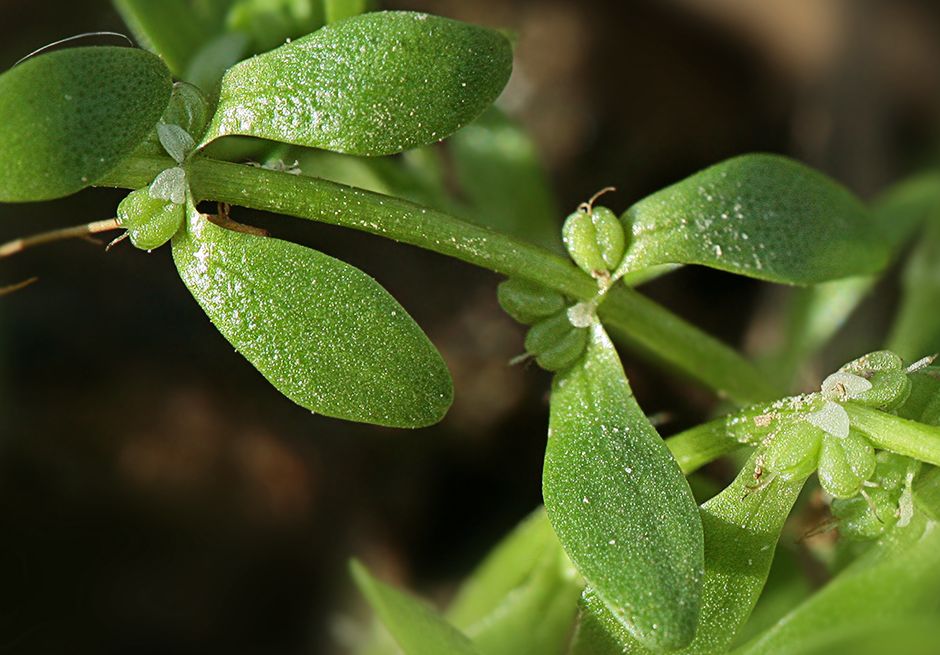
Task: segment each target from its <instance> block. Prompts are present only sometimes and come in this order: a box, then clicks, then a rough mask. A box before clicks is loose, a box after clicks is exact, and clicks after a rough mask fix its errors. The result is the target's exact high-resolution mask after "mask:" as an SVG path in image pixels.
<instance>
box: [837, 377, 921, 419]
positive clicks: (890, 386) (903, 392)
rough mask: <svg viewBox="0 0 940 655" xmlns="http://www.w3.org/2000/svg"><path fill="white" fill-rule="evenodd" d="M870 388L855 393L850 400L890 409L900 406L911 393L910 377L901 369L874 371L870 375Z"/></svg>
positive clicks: (886, 409)
mask: <svg viewBox="0 0 940 655" xmlns="http://www.w3.org/2000/svg"><path fill="white" fill-rule="evenodd" d="M871 385H872V387H871V389H869V390H868V391H864V392H862V393H860V394H858V395H856V396H855V397H854V398H852V400H854V401H856V402H859V403H862V404H864V405H868V406H870V407H876V408H878V409H881V410H885V411H892V410H895V409H897V408H898V407H900V406H901V405H903V404H904V402H905V401H906V400H907V398H908V396H910V395H911V379H910V377H909V376H908V375H907V372H906V371H903V370H892V371H876V372H874V373H872V375H871Z"/></svg>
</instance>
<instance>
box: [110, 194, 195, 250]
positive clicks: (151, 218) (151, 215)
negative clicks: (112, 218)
mask: <svg viewBox="0 0 940 655" xmlns="http://www.w3.org/2000/svg"><path fill="white" fill-rule="evenodd" d="M184 218H185V210H184V208H183V205H177V204H176V203H173V202H169V201H167V200H164V199H162V198H154V197H152V196H151V195H150V189H149V188H144V189H138V190H137V191H132V192H131V193H130V194H128V196H127V197H126V198H124V200H122V201H121V204H119V205H118V208H117V219H118V223H120V225H121V227H123V228H124V229H126V230H127V235H128V237H129V238H130V240H131V243H132V244H134V247H135V248H140V249H141V250H148V251H149V250H153V249H154V248H159V247H160V246H162V245H163V244H164V243H166V242H167V241H169V240H170V239H172V238H173V236H174V235H175V234H176V233H177V232H178V231H179V229H180V227H181V226H182V225H183V219H184Z"/></svg>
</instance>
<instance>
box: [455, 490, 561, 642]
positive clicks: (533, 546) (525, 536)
mask: <svg viewBox="0 0 940 655" xmlns="http://www.w3.org/2000/svg"><path fill="white" fill-rule="evenodd" d="M553 542H554V543H555V544H557V543H558V540H557V539H556V538H555V533H554V532H552V526H551V524H550V523H549V522H548V517H547V516H546V515H545V511H544V509H542V508H539V509H538V510H536V511H535V512H533V513H532V514H531V515H530V516H528V517H527V518H526V519H525V520H524V521H522V523H520V524H519V525H518V526H516V528H515V529H514V530H513V531H512V532H511V533H509V535H508V536H506V537H505V538H504V539H503V540H502V541H501V542H500V543H499V544H498V545H497V546H496V547H495V548H494V549H493V550H492V551H491V552H490V554H489V555H487V556H486V559H485V560H483V562H482V563H481V564H480V565H479V566H478V567H477V569H476V570H475V571H474V572H473V573H472V574H471V575H470V577H469V578H467V580H466V581H465V582H464V583H463V585H462V586H461V587H460V591H459V592H458V593H457V596H456V598H454V600H453V602H452V603H451V605H450V607H448V609H447V614H446V616H447V619H448V620H449V621H450V622H451V623H453V624H454V625H456V626H458V627H461V628H466V627H468V626H470V625H472V624H474V623H476V622H478V621H480V620H481V619H483V618H484V617H485V616H486V615H487V614H489V613H491V612H492V611H493V610H494V609H495V608H496V607H497V606H498V605H499V604H500V602H502V601H503V599H504V598H505V597H506V596H507V595H508V594H509V593H510V592H511V591H512V590H513V589H515V588H517V587H519V586H520V585H522V584H523V583H524V582H525V580H526V578H528V577H529V576H530V574H531V573H532V570H533V569H534V568H535V566H536V564H537V562H538V560H539V559H540V558H541V556H542V554H543V553H544V552H545V551H546V550H547V549H548V548H549V547H550V546H551V545H552V543H553Z"/></svg>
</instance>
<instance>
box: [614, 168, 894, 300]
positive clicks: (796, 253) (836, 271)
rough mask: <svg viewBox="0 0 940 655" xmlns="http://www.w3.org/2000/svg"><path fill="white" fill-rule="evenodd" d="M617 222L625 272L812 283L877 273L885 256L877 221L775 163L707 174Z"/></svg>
mask: <svg viewBox="0 0 940 655" xmlns="http://www.w3.org/2000/svg"><path fill="white" fill-rule="evenodd" d="M623 220H624V222H625V223H626V226H627V228H628V229H630V230H632V234H633V237H632V241H631V242H630V245H629V248H628V250H627V255H626V257H625V258H624V260H623V263H622V264H621V267H620V270H619V272H621V273H622V272H630V271H636V270H638V269H642V268H646V267H648V266H654V265H657V264H701V265H703V266H709V267H712V268H717V269H720V270H723V271H729V272H731V273H737V274H739V275H746V276H749V277H755V278H758V279H761V280H769V281H771V282H782V283H788V284H815V283H818V282H823V281H825V280H831V279H835V278H841V277H848V276H852V275H861V274H865V273H873V272H875V271H878V270H880V269H881V268H882V267H883V266H884V265H885V263H886V262H887V258H888V254H889V248H888V245H887V244H886V243H885V242H884V240H883V239H882V238H881V230H880V229H879V227H878V225H877V222H876V221H875V219H874V216H873V214H872V213H871V212H870V211H868V210H867V209H866V208H865V207H864V206H863V205H862V204H861V202H859V201H858V199H856V198H855V197H854V196H853V195H852V194H851V193H850V192H849V191H848V190H846V189H845V188H844V187H842V186H841V185H839V184H837V183H836V182H834V181H833V180H831V179H829V178H827V177H826V176H825V175H823V174H821V173H819V172H817V171H814V170H812V169H810V168H808V167H806V166H804V165H802V164H799V163H797V162H795V161H793V160H790V159H787V158H785V157H779V156H776V155H765V154H755V155H744V156H741V157H735V158H734V159H729V160H727V161H724V162H721V163H720V164H716V165H714V166H711V167H710V168H706V169H705V170H704V171H701V172H699V173H696V174H695V175H693V176H691V177H689V178H687V179H685V180H682V181H681V182H678V183H676V184H674V185H672V186H670V187H667V188H665V189H663V190H662V191H659V192H657V193H654V194H653V195H651V196H649V197H647V198H644V199H643V200H641V201H640V202H638V203H636V204H635V205H633V206H632V207H631V208H630V209H628V210H627V211H626V213H625V214H624V216H623ZM615 277H616V275H615Z"/></svg>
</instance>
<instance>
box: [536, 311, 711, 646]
mask: <svg viewBox="0 0 940 655" xmlns="http://www.w3.org/2000/svg"><path fill="white" fill-rule="evenodd" d="M542 480H543V482H542V493H543V496H544V498H545V509H546V511H547V512H548V517H549V519H550V520H551V523H552V526H553V527H554V529H555V532H556V533H557V535H558V538H559V540H560V541H561V543H562V545H563V546H564V548H565V550H566V551H567V553H568V555H569V557H570V558H571V561H572V562H573V563H574V564H575V566H576V567H577V568H578V570H579V571H580V572H581V574H582V575H583V576H584V578H585V580H586V581H587V582H588V584H589V585H591V586H592V587H593V588H594V589H595V590H596V593H597V594H598V596H600V598H601V599H602V600H603V601H604V603H605V604H606V605H607V606H608V607H609V608H610V609H611V611H612V612H613V613H614V614H615V615H616V616H617V618H618V619H619V620H620V621H621V622H623V623H624V625H625V626H626V627H627V629H628V630H630V632H631V633H632V634H633V635H634V636H635V637H636V638H637V639H639V640H641V641H642V642H643V643H644V644H646V645H648V646H649V647H651V648H658V649H674V648H680V647H682V646H684V645H686V644H688V643H689V642H690V641H691V640H692V637H693V636H694V634H695V625H696V622H697V620H698V615H699V608H700V607H701V593H702V575H703V569H704V553H703V549H704V546H703V537H702V521H701V518H700V516H699V511H698V506H697V505H696V503H695V500H694V499H693V497H692V492H691V490H690V489H689V485H688V483H687V482H686V480H685V477H683V475H682V473H681V471H680V470H679V467H678V465H677V464H676V461H675V460H674V459H673V458H672V455H670V454H669V451H668V449H667V448H666V445H665V443H664V442H663V440H662V439H661V438H660V436H659V435H658V434H657V433H656V430H655V429H654V428H653V426H652V425H651V424H650V422H649V421H648V420H647V418H646V416H645V415H644V414H643V411H642V410H641V409H640V407H639V405H637V403H636V400H634V398H633V392H632V391H631V389H630V385H629V383H628V382H627V378H626V376H625V375H624V372H623V367H622V366H621V365H620V360H619V358H618V357H617V352H616V351H615V350H614V346H613V344H612V343H611V342H610V339H609V338H608V337H607V334H606V333H605V332H604V329H603V327H601V326H600V324H595V325H593V326H592V327H591V339H590V343H589V345H588V349H587V352H586V354H585V356H584V357H583V358H582V359H581V360H580V361H579V362H578V363H576V364H575V365H574V366H573V367H572V368H570V369H568V370H567V371H566V372H564V373H562V374H560V375H558V376H556V378H555V382H554V384H553V386H552V396H551V415H550V418H549V438H548V448H547V451H546V454H545V470H544V473H543V478H542Z"/></svg>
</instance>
